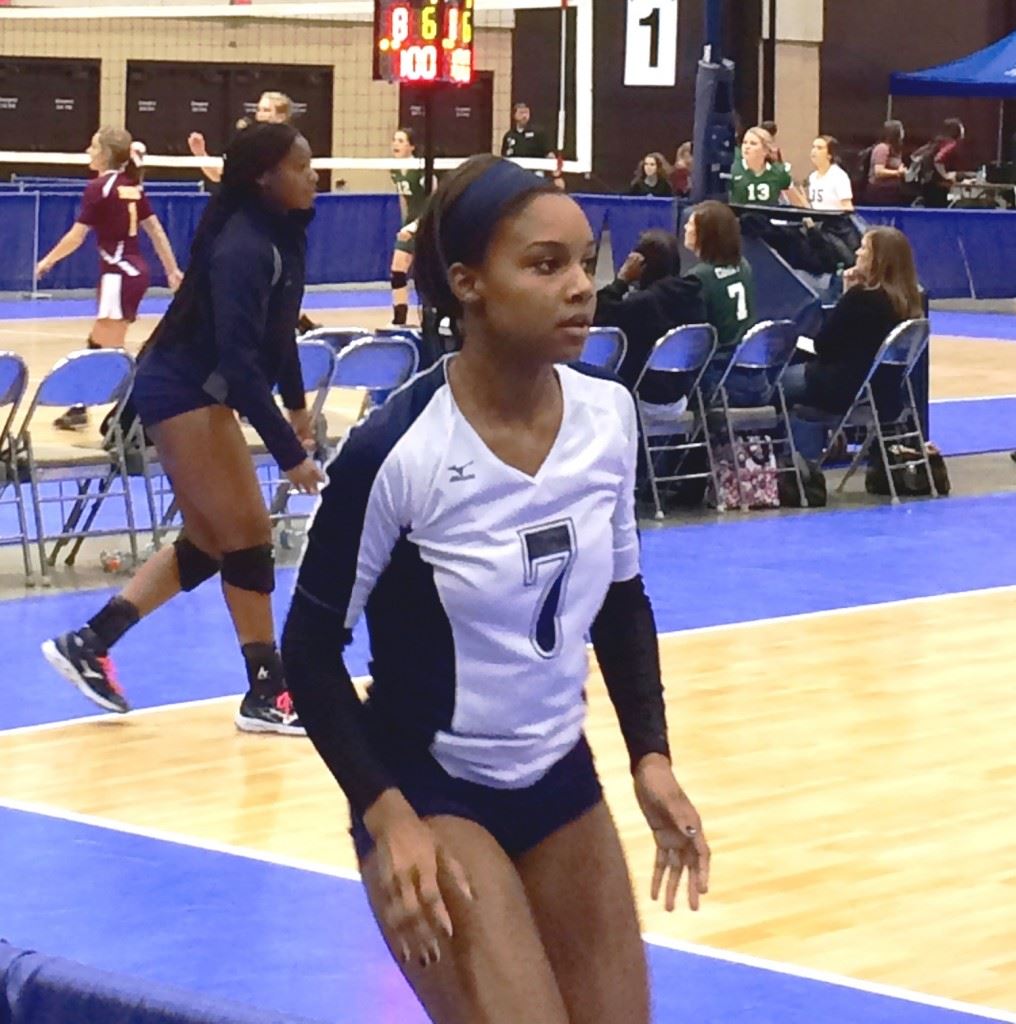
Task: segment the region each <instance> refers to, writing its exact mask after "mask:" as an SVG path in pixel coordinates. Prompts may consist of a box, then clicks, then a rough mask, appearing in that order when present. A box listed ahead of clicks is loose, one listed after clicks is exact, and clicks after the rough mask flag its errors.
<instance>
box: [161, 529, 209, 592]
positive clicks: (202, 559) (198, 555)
mask: <svg viewBox="0 0 1016 1024" xmlns="http://www.w3.org/2000/svg"><path fill="white" fill-rule="evenodd" d="M173 547H174V549H175V550H176V568H177V572H179V574H180V589H181V590H196V589H197V588H198V587H200V586H201V584H202V583H204V582H205V580H210V579H211V578H212V577H213V576H214V575H215V574H216V573H217V572H218V571H219V569H220V568H221V566H220V564H219V560H218V559H217V558H212V556H211V555H209V554H208V553H207V552H205V551H202V550H201V548H199V547H198V546H197V545H196V544H193V543H192V542H191V541H190V540H188V539H187V537H177V539H176V540H175V541H173Z"/></svg>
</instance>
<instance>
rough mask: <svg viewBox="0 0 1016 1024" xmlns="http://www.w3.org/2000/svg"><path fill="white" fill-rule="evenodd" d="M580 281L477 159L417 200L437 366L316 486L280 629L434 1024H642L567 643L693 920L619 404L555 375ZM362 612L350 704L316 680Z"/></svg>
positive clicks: (516, 192)
mask: <svg viewBox="0 0 1016 1024" xmlns="http://www.w3.org/2000/svg"><path fill="white" fill-rule="evenodd" d="M594 263H595V248H594V243H593V238H592V233H591V232H590V229H589V225H588V222H587V221H586V219H585V217H584V215H583V214H582V211H581V210H580V208H579V207H578V206H577V205H576V204H575V203H574V202H573V201H572V200H571V199H569V198H568V197H567V196H564V195H562V194H561V193H560V192H559V191H557V190H556V189H554V188H553V186H552V185H551V184H550V183H549V182H548V181H546V180H543V179H540V178H537V177H536V176H534V175H532V174H530V173H528V172H526V171H523V170H522V169H520V168H519V167H517V166H516V165H514V164H512V163H510V162H508V161H505V160H501V159H499V158H497V157H492V156H481V157H474V158H472V159H471V160H469V161H467V162H466V164H465V165H463V167H462V168H460V169H459V170H458V171H456V172H454V173H453V174H451V175H449V177H448V178H447V179H446V180H445V181H444V182H443V183H442V185H441V187H440V188H439V189H438V191H437V193H436V194H435V197H434V199H433V201H432V203H431V205H430V207H429V209H428V212H427V213H426V214H425V215H424V217H423V219H422V221H421V225H420V229H419V232H418V235H417V273H418V282H419V285H420V288H421V289H422V292H423V295H424V297H425V299H426V300H427V302H428V304H430V305H433V306H436V307H437V309H438V310H439V312H440V313H442V314H449V315H451V316H452V317H453V318H454V320H455V322H456V323H457V326H458V330H459V332H460V334H461V337H462V348H461V351H460V352H459V353H458V354H456V355H453V356H449V357H446V358H445V359H444V360H443V361H442V362H440V363H438V364H436V365H435V366H434V368H433V369H431V370H429V371H427V372H426V373H424V374H421V375H419V376H418V377H417V378H415V379H414V380H413V381H412V382H411V383H410V384H408V385H407V386H406V387H404V388H403V389H401V390H400V391H398V392H396V393H395V394H394V395H393V396H392V397H391V398H390V399H389V400H388V402H387V403H386V404H385V405H384V406H383V407H381V408H380V409H378V410H377V411H375V412H374V413H372V414H371V416H370V417H369V418H368V419H367V421H366V422H365V423H364V424H362V425H361V426H359V427H357V428H356V429H354V430H353V431H352V432H351V434H350V435H349V438H348V439H347V441H346V442H345V444H344V445H343V447H342V448H341V450H340V451H339V453H338V454H337V455H336V457H335V459H334V460H333V461H332V463H331V465H330V467H329V483H328V485H327V486H326V489H325V491H324V493H323V496H322V499H321V503H320V505H319V507H318V509H317V510H316V513H315V515H314V518H313V522H312V525H311V527H310V531H309V537H308V544H307V550H306V553H305V556H304V559H303V562H302V564H301V567H300V572H299V576H298V581H297V587H296V592H295V595H294V598H293V604H292V608H291V610H290V613H289V617H288V621H287V624H286V629H285V634H284V639H283V658H284V663H285V670H286V676H287V679H288V682H289V685H290V688H291V692H292V695H293V698H294V701H295V703H296V707H297V709H298V712H299V714H300V717H301V719H302V721H303V722H304V724H305V726H306V729H307V733H308V735H309V736H310V737H311V739H312V741H313V742H314V745H315V746H316V748H317V749H318V752H319V753H320V754H321V756H322V758H323V759H324V761H325V762H326V763H327V765H328V767H329V768H330V769H331V771H332V773H333V774H334V775H335V777H336V779H337V780H338V782H339V784H340V785H341V786H342V788H343V789H344V790H345V792H346V794H347V796H348V797H349V800H350V803H351V805H352V810H353V830H352V832H353V839H354V842H355V844H356V848H357V853H358V855H359V858H360V862H361V866H362V871H363V877H364V882H365V884H366V887H367V893H368V896H369V898H370V902H371V906H372V907H373V910H374V913H375V915H376V917H377V919H378V922H379V924H380V926H381V929H382V931H383V933H384V936H385V939H386V940H387V942H388V944H389V947H390V948H391V950H392V952H393V954H394V955H395V956H396V957H397V958H398V959H399V960H400V962H401V963H402V967H403V970H404V972H405V974H406V976H407V978H408V979H409V981H410V982H411V984H412V985H413V987H414V989H415V991H416V993H417V995H418V996H419V998H420V999H421V1001H422V1002H423V1004H424V1005H425V1007H426V1009H427V1011H428V1013H429V1014H430V1015H431V1018H432V1019H433V1020H435V1021H437V1022H439V1024H459V1022H461V1024H467V1022H468V1024H478V1022H481V1021H482V1022H488V1021H505V1022H507V1021H511V1022H518V1021H534V1022H536V1021H539V1022H540V1024H594V1022H595V1024H604V1022H611V1024H614V1022H620V1021H624V1022H625V1024H647V1022H648V1020H649V994H648V982H647V975H646V964H645V956H644V952H643V947H642V942H641V939H640V936H639V928H638V921H637V917H636V912H635V905H634V899H633V896H632V891H631V884H630V881H629V878H628V874H627V870H626V867H625V862H624V858H623V855H622V852H621V846H620V843H619V840H618V835H617V830H616V828H615V826H614V823H613V820H612V819H611V816H610V814H609V812H608V810H607V808H606V806H605V805H604V803H603V798H602V792H601V789H600V784H599V781H598V779H597V776H596V771H595V768H594V765H593V760H592V756H591V753H590V750H589V747H588V745H587V743H586V741H585V738H584V736H583V721H584V718H585V710H586V709H585V700H584V687H585V683H586V676H587V671H588V661H587V653H586V637H587V635H591V636H592V640H593V646H594V648H595V651H596V655H597V658H598V659H599V663H600V666H601V668H602V670H603V674H604V677H605V679H606V683H607V688H608V691H609V693H610V696H611V699H612V701H613V703H614V706H615V708H616V710H617V714H618V718H619V721H620V726H621V732H622V734H623V736H624V739H625V742H626V745H627V747H628V751H629V754H630V757H631V765H632V771H633V775H634V783H635V791H636V795H637V797H638V801H639V804H640V806H641V808H642V810H643V812H644V813H645V816H646V820H647V821H648V823H649V826H650V828H651V829H652V831H653V834H654V837H655V840H656V846H657V853H656V862H655V870H654V874H653V881H652V895H653V898H658V897H659V896H660V894H661V889H664V890H665V902H666V906H667V909H673V906H674V902H675V898H676V893H677V888H678V883H679V881H680V878H681V875H682V872H684V871H687V872H688V899H689V903H690V905H691V906H692V908H693V909H695V908H697V906H698V901H699V896H700V894H701V893H704V892H705V891H706V887H707V876H708V868H709V850H708V846H707V845H706V842H705V837H704V835H703V833H702V825H701V822H700V820H699V816H698V814H697V813H696V811H695V808H694V807H693V806H692V804H691V802H690V801H689V800H688V798H687V796H686V795H685V794H684V792H683V791H682V789H681V787H680V786H679V785H678V783H677V781H676V780H675V778H674V775H673V772H672V770H671V765H670V757H669V749H668V744H667V734H666V721H665V714H664V703H663V690H662V685H661V681H660V669H659V655H658V650H657V642H656V629H655V624H654V621H653V615H652V609H651V608H650V606H649V601H648V599H647V597H646V594H645V591H644V589H643V585H642V580H641V576H640V574H639V542H638V535H637V532H636V522H635V509H634V487H635V453H636V425H635V409H634V405H633V402H632V398H631V396H630V394H629V392H628V391H627V390H626V389H625V388H624V386H623V385H622V384H621V383H620V382H618V381H616V380H614V379H612V378H611V379H608V378H606V377H604V376H602V375H593V373H592V372H590V373H586V372H583V371H580V370H579V369H575V368H570V367H568V366H566V365H563V364H566V363H569V362H570V361H572V360H575V359H576V358H577V357H578V356H579V354H580V353H581V350H582V346H583V342H584V340H585V337H586V334H587V332H588V328H589V324H590V323H591V321H592V317H593V311H594V305H595V292H594V288H593V280H592V271H593V264H594ZM364 612H365V613H366V617H367V625H368V627H369V630H370V637H371V651H372V657H373V661H372V673H373V685H372V688H371V692H370V697H369V699H368V701H367V702H366V703H365V704H361V703H360V701H359V700H358V699H357V695H356V692H355V690H354V688H353V685H352V683H351V681H350V677H349V674H348V672H347V671H346V670H345V668H344V666H343V662H342V659H341V656H340V655H341V648H342V647H343V646H344V645H345V643H347V642H348V640H349V637H350V631H351V629H352V627H353V625H354V624H355V622H356V621H357V619H358V618H359V617H360V615H361V614H362V613H364ZM323 811H324V813H326V814H327V813H329V812H328V810H327V808H324V809H323ZM664 882H665V883H666V884H665V886H664V884H663V883H664Z"/></svg>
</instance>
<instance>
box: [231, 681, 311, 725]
mask: <svg viewBox="0 0 1016 1024" xmlns="http://www.w3.org/2000/svg"><path fill="white" fill-rule="evenodd" d="M235 721H236V727H237V729H239V730H240V731H241V732H275V733H279V734H280V735H282V736H306V735H307V730H306V729H304V727H303V726H302V725H301V724H300V719H299V718H297V716H296V712H295V711H294V710H293V698H292V697H290V696H289V691H288V690H283V692H282V693H280V694H279V695H278V696H277V697H260V696H258V695H257V694H255V693H250V692H248V693H247V695H246V696H245V697H244V698H243V700H242V701H241V702H240V710H239V711H237V713H236V719H235Z"/></svg>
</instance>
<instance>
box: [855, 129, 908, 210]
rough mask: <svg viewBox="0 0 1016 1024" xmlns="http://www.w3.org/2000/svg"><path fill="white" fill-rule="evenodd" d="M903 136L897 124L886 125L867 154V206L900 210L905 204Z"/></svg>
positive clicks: (865, 193) (904, 134) (865, 199)
mask: <svg viewBox="0 0 1016 1024" xmlns="http://www.w3.org/2000/svg"><path fill="white" fill-rule="evenodd" d="M905 137H906V133H905V132H904V130H903V123H902V122H901V121H886V123H885V124H884V125H883V127H882V135H881V138H880V139H879V141H878V143H876V145H875V148H874V149H873V150H872V151H871V162H870V164H869V171H868V187H867V188H866V189H865V192H864V201H865V203H866V204H867V205H869V206H900V205H902V204H903V203H904V202H905V195H904V187H903V183H904V179H905V177H906V173H907V172H906V168H905V167H904V166H903V139H904V138H905Z"/></svg>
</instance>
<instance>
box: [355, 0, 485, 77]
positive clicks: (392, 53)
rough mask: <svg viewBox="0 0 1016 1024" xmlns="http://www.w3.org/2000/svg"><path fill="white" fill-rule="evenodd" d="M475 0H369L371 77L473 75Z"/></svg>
mask: <svg viewBox="0 0 1016 1024" xmlns="http://www.w3.org/2000/svg"><path fill="white" fill-rule="evenodd" d="M474 2H475V0H374V78H375V79H379V80H382V81H386V82H407V83H413V84H425V83H427V82H454V83H456V84H458V85H468V84H469V83H470V82H472V80H473V7H474Z"/></svg>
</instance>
